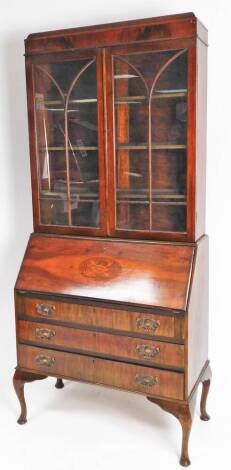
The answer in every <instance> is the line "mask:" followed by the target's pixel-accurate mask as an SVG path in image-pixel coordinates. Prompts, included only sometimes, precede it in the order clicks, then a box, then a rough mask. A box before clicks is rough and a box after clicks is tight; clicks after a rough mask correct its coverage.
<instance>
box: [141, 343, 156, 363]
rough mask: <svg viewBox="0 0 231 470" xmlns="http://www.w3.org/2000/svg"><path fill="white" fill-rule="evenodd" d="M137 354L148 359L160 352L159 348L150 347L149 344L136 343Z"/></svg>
mask: <svg viewBox="0 0 231 470" xmlns="http://www.w3.org/2000/svg"><path fill="white" fill-rule="evenodd" d="M136 349H137V351H138V354H139V355H140V356H142V357H144V358H145V359H149V358H152V357H155V356H157V355H158V354H159V353H160V348H157V347H156V348H152V347H151V346H147V345H146V344H138V345H137V346H136Z"/></svg>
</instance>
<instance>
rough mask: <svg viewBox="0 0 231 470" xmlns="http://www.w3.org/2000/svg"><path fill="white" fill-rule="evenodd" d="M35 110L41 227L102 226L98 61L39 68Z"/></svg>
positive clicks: (81, 61) (80, 61) (74, 62)
mask: <svg viewBox="0 0 231 470" xmlns="http://www.w3.org/2000/svg"><path fill="white" fill-rule="evenodd" d="M35 107H36V133H37V155H38V167H39V180H40V220H41V223H42V224H49V225H50V224H54V225H70V226H83V227H98V226H99V178H98V128H97V86H96V62H95V59H94V58H93V59H89V58H88V59H79V60H76V61H66V62H62V63H50V64H42V65H41V66H40V65H36V66H35ZM54 214H55V215H54Z"/></svg>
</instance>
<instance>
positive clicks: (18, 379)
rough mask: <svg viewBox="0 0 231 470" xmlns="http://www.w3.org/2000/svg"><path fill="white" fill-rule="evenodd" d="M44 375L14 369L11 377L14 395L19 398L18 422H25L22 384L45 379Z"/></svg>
mask: <svg viewBox="0 0 231 470" xmlns="http://www.w3.org/2000/svg"><path fill="white" fill-rule="evenodd" d="M46 378H47V376H46V375H40V374H34V373H32V372H25V371H21V370H20V369H16V371H15V373H14V377H13V384H14V389H15V392H16V395H17V397H18V399H19V403H20V406H21V414H20V416H19V418H18V424H25V423H26V422H27V408H26V400H25V395H24V385H25V383H27V382H28V383H29V382H33V381H34V380H42V379H46Z"/></svg>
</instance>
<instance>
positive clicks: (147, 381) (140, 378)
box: [135, 374, 158, 387]
mask: <svg viewBox="0 0 231 470" xmlns="http://www.w3.org/2000/svg"><path fill="white" fill-rule="evenodd" d="M135 378H136V382H137V383H138V384H139V385H144V386H145V387H152V386H153V385H156V384H157V383H158V379H157V377H153V376H152V375H144V374H136V377H135Z"/></svg>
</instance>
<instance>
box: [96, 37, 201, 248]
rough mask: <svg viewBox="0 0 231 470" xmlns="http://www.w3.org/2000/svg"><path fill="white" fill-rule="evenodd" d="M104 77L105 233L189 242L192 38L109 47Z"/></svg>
mask: <svg viewBox="0 0 231 470" xmlns="http://www.w3.org/2000/svg"><path fill="white" fill-rule="evenodd" d="M157 57H158V59H156V58H157ZM155 61H156V63H155ZM184 70H185V72H184ZM181 71H182V72H181ZM171 74H172V77H173V78H171ZM104 79H105V86H106V104H105V106H106V108H107V133H106V134H107V157H108V167H109V171H108V178H109V182H108V191H109V193H108V200H109V206H110V213H109V228H108V233H109V234H110V235H111V236H118V237H120V236H124V237H130V238H140V237H142V238H146V239H161V240H176V241H180V240H187V241H193V240H194V231H195V142H196V140H195V123H196V119H195V115H196V88H195V85H196V47H195V41H194V40H192V39H185V40H181V41H165V42H159V43H155V44H145V43H144V44H139V46H137V45H136V46H135V45H132V46H121V47H116V48H111V49H108V50H106V52H105V70H104ZM181 82H182V83H181ZM169 88H170V89H169Z"/></svg>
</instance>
